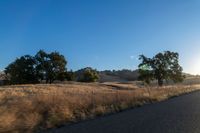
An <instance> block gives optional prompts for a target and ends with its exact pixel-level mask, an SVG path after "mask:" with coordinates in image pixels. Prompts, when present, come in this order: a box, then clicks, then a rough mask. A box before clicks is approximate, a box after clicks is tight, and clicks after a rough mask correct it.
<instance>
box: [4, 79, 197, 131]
mask: <svg viewBox="0 0 200 133" xmlns="http://www.w3.org/2000/svg"><path fill="white" fill-rule="evenodd" d="M196 90H200V85H199V84H185V85H176V86H175V85H173V86H172V85H171V86H165V87H153V86H152V87H144V86H142V85H140V83H138V82H130V83H114V82H110V83H88V84H86V83H76V82H71V83H65V84H64V83H63V84H53V85H44V84H39V85H16V86H4V87H0V132H5V133H6V132H8V133H9V132H14V133H21V132H30V133H31V132H35V131H38V130H45V129H47V128H53V127H57V126H60V125H62V124H64V123H70V122H77V121H80V120H84V119H89V118H94V117H96V116H101V115H104V114H107V113H113V112H119V111H121V110H124V109H127V108H131V107H136V106H141V105H143V104H146V103H152V102H157V101H162V100H165V99H168V98H170V97H173V96H178V95H180V94H184V93H188V92H192V91H196Z"/></svg>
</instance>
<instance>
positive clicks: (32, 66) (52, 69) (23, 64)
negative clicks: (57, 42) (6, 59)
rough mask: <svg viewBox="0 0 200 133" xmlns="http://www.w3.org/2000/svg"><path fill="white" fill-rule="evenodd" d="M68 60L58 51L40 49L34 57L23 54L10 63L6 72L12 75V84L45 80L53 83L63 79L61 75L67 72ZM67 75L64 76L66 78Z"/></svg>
mask: <svg viewBox="0 0 200 133" xmlns="http://www.w3.org/2000/svg"><path fill="white" fill-rule="evenodd" d="M66 65H67V61H66V59H65V57H64V56H63V55H61V54H60V53H58V52H52V53H46V52H45V51H43V50H40V51H39V52H38V53H37V54H36V55H35V56H34V57H33V56H30V55H25V56H22V57H20V58H18V59H16V60H15V61H14V62H12V63H11V64H10V65H8V66H7V67H6V69H5V73H6V74H7V75H9V77H10V83H11V84H25V83H38V82H42V81H43V80H45V81H46V83H52V82H53V81H54V80H61V75H63V73H67V69H66ZM65 78H66V77H62V80H64V79H65Z"/></svg>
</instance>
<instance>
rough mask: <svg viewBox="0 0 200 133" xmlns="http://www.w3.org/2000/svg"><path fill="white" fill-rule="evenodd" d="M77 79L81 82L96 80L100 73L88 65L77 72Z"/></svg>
mask: <svg viewBox="0 0 200 133" xmlns="http://www.w3.org/2000/svg"><path fill="white" fill-rule="evenodd" d="M76 77H77V81H80V82H96V81H97V80H98V79H99V74H98V72H97V71H96V70H94V69H92V68H90V67H87V68H84V69H81V70H79V71H77V72H76Z"/></svg>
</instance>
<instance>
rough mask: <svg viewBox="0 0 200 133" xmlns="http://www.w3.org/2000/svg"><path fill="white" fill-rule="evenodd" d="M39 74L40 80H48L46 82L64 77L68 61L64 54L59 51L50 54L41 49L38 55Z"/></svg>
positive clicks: (37, 68)
mask: <svg viewBox="0 0 200 133" xmlns="http://www.w3.org/2000/svg"><path fill="white" fill-rule="evenodd" d="M35 58H36V61H37V67H36V70H37V74H38V77H39V78H40V80H46V83H50V84H51V83H52V82H53V81H54V80H58V79H59V78H60V79H61V78H62V74H63V73H64V72H65V71H66V65H67V61H66V59H65V57H64V56H63V55H61V54H60V53H58V52H52V53H50V54H48V53H46V52H44V51H43V50H40V51H39V52H38V53H37V54H36V56H35Z"/></svg>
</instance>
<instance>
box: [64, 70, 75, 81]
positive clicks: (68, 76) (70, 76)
mask: <svg viewBox="0 0 200 133" xmlns="http://www.w3.org/2000/svg"><path fill="white" fill-rule="evenodd" d="M66 79H67V80H68V81H73V80H74V79H75V73H74V72H73V71H72V70H71V71H69V72H67V74H66Z"/></svg>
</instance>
